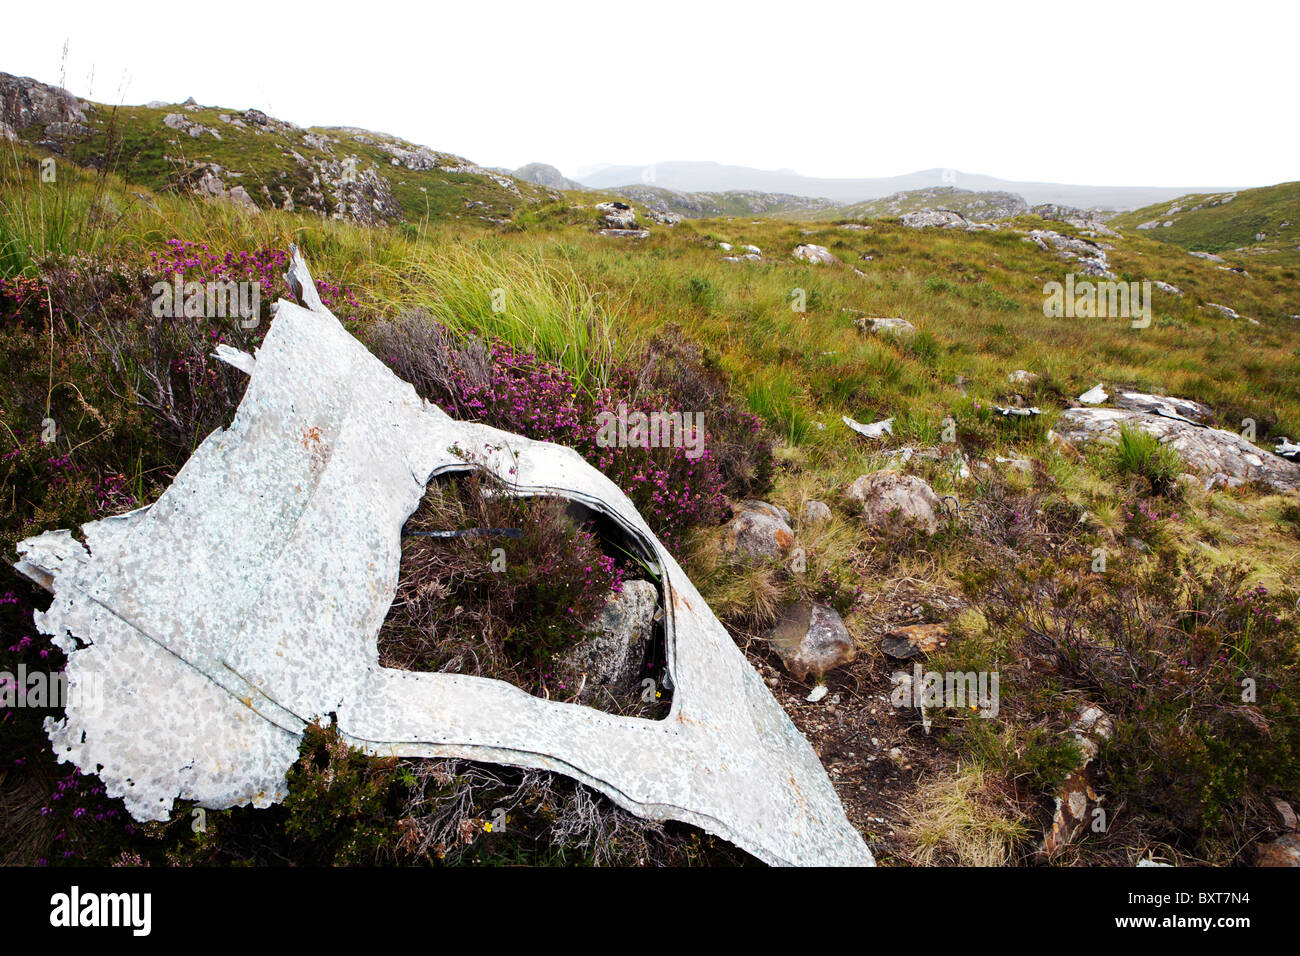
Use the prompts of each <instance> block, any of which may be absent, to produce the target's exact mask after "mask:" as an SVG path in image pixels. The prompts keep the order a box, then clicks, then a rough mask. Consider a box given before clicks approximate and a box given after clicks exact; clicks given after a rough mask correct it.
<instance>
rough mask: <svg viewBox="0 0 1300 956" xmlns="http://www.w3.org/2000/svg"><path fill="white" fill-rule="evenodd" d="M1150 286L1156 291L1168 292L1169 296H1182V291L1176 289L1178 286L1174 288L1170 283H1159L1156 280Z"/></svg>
mask: <svg viewBox="0 0 1300 956" xmlns="http://www.w3.org/2000/svg"><path fill="white" fill-rule="evenodd" d="M1151 284H1152V285H1153V286H1155V287H1156V288H1157V289H1159V290H1160V291H1161V292H1168V293H1169V294H1170V295H1182V294H1183V290H1182V289H1180V288H1178V286H1176V285H1172V284H1171V283H1168V282H1161V281H1159V280H1156V281H1155V282H1153V283H1151Z"/></svg>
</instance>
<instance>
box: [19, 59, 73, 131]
mask: <svg viewBox="0 0 1300 956" xmlns="http://www.w3.org/2000/svg"><path fill="white" fill-rule="evenodd" d="M88 122H89V120H88V119H87V118H86V111H85V110H84V109H82V106H81V103H80V102H79V101H78V100H77V98H76V97H75V96H73V95H72V94H71V93H69V92H68V91H67V90H65V89H63V88H61V87H58V86H49V85H48V84H45V83H41V82H38V81H37V80H33V79H32V78H31V77H30V76H10V75H9V74H8V73H0V125H3V126H5V127H7V128H8V129H10V130H12V131H14V132H17V131H20V130H24V129H26V128H27V127H28V126H32V125H38V126H45V127H48V126H49V125H50V124H51V123H67V124H74V125H76V126H80V127H83V128H84V127H85V126H86V124H87V123H88Z"/></svg>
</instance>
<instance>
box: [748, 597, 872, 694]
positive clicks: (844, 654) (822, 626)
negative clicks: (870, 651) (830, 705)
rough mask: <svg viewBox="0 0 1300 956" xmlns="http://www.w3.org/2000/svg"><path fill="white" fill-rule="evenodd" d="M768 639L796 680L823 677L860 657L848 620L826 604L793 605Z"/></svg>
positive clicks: (769, 633)
mask: <svg viewBox="0 0 1300 956" xmlns="http://www.w3.org/2000/svg"><path fill="white" fill-rule="evenodd" d="M767 639H768V641H769V642H770V643H771V645H772V648H773V650H775V651H776V653H777V654H778V655H779V656H780V658H781V663H782V664H784V665H785V669H786V670H787V671H789V672H790V676H791V677H793V678H795V680H805V679H807V678H808V677H810V676H811V677H821V676H822V675H823V674H825V673H826V672H827V671H829V670H831V669H832V668H835V667H839V666H840V665H841V664H847V663H848V662H850V661H852V660H853V659H854V657H856V656H857V647H856V646H855V645H854V643H853V638H852V637H850V636H849V631H848V628H846V627H845V626H844V621H843V620H841V619H840V616H839V614H837V613H836V611H835V609H834V608H830V607H827V606H826V605H824V604H809V603H800V604H792V605H790V606H789V607H787V608H786V609H785V610H784V611H783V612H782V614H781V618H780V620H779V621H778V622H777V624H776V626H775V627H773V628H772V630H771V631H769V632H768V635H767Z"/></svg>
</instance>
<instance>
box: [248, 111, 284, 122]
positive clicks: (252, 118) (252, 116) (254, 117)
mask: <svg viewBox="0 0 1300 956" xmlns="http://www.w3.org/2000/svg"><path fill="white" fill-rule="evenodd" d="M277 112H279V111H278V110H277ZM270 121H271V120H270V117H268V116H267V115H266V114H265V113H263V112H262V111H261V110H245V111H244V122H245V123H247V124H248V125H249V126H266V125H268V124H269V123H270Z"/></svg>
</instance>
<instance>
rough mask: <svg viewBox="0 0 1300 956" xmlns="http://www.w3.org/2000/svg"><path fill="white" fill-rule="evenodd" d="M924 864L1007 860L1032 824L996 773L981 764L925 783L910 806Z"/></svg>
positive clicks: (916, 855)
mask: <svg viewBox="0 0 1300 956" xmlns="http://www.w3.org/2000/svg"><path fill="white" fill-rule="evenodd" d="M907 812H908V817H909V819H910V825H909V827H908V837H909V839H910V841H911V842H912V843H913V844H914V846H915V849H914V850H913V851H912V858H913V860H915V861H916V862H917V863H918V864H920V865H921V866H1007V865H1009V864H1011V863H1012V862H1014V860H1015V859H1016V852H1017V847H1018V845H1019V844H1021V843H1022V842H1024V841H1025V840H1026V839H1027V838H1028V836H1029V830H1028V828H1027V826H1026V824H1025V821H1024V819H1023V818H1022V816H1021V814H1020V812H1019V810H1018V809H1017V808H1016V807H1015V805H1014V804H1013V803H1012V802H1011V801H1009V800H1008V799H1006V798H1005V797H1004V796H1003V795H1002V794H1001V793H999V791H998V789H997V787H996V786H995V780H994V778H993V777H992V776H991V775H989V774H988V773H986V772H985V771H984V770H983V769H982V768H980V767H978V766H976V765H967V766H965V767H959V768H957V770H956V772H955V773H954V774H952V775H951V776H944V777H937V778H934V779H931V780H929V781H927V782H926V783H924V784H923V785H922V787H921V789H920V790H919V791H918V792H917V793H916V795H915V798H914V800H913V801H912V802H911V804H910V805H909V806H908V807H907Z"/></svg>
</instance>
